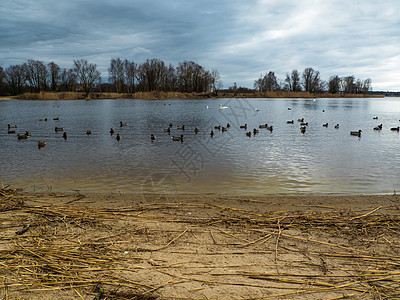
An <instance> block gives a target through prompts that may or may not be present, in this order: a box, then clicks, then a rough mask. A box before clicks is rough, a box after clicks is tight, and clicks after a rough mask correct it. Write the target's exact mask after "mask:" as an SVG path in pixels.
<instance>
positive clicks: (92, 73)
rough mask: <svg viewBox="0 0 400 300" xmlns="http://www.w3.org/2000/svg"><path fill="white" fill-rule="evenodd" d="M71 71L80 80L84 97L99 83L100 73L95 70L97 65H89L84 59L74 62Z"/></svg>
mask: <svg viewBox="0 0 400 300" xmlns="http://www.w3.org/2000/svg"><path fill="white" fill-rule="evenodd" d="M73 70H74V72H75V73H76V75H77V76H78V78H79V79H80V81H81V84H82V86H83V90H84V91H85V95H86V97H88V96H89V93H90V92H91V90H92V88H93V86H94V84H95V83H97V82H100V81H101V73H100V71H98V70H97V65H96V64H92V63H89V62H88V61H87V60H86V59H79V60H74V69H73Z"/></svg>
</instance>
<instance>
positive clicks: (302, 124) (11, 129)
mask: <svg viewBox="0 0 400 300" xmlns="http://www.w3.org/2000/svg"><path fill="white" fill-rule="evenodd" d="M209 108H210V107H208V106H207V109H209ZM219 108H220V109H221V110H223V109H227V108H228V107H227V106H222V105H221V104H220V106H219ZM288 110H291V108H288ZM256 111H258V110H257V109H256ZM373 119H374V120H378V117H373ZM53 120H54V121H59V120H60V118H59V117H57V118H53ZM39 121H45V122H47V121H48V119H47V118H43V119H39ZM399 121H400V120H399ZM286 123H287V124H295V121H294V120H288V121H287V122H286ZM297 123H298V124H299V129H300V133H302V134H305V133H306V131H307V128H308V122H306V121H305V119H304V118H299V119H298V120H297ZM125 126H128V124H127V123H125V122H122V121H120V122H119V127H125ZM322 126H323V127H328V126H329V124H328V123H323V124H322ZM17 128H18V126H17V125H10V124H8V134H16V136H17V138H18V140H26V139H28V138H29V137H30V136H31V135H32V134H31V132H30V131H25V133H17ZM173 128H174V125H173V124H172V123H170V124H169V125H168V126H167V127H166V128H164V129H163V130H162V132H164V133H166V134H168V135H171V131H172V129H173ZM175 128H176V132H180V133H179V134H178V135H173V136H171V140H172V141H177V142H183V141H184V137H185V135H184V133H185V132H188V129H187V128H185V125H177V126H176V127H175ZM230 128H231V124H230V123H227V124H226V126H222V125H220V124H218V125H215V126H213V128H211V130H210V131H209V135H210V137H211V138H212V137H213V136H214V135H215V134H216V133H217V132H219V131H222V132H226V131H228V130H229V129H230ZM248 128H249V127H248V125H247V124H243V125H239V129H240V130H242V129H243V130H244V132H245V135H246V136H247V137H251V136H252V135H253V136H254V135H257V134H258V133H260V130H266V131H269V132H272V131H273V130H274V127H273V125H268V124H260V125H259V126H258V128H253V129H252V130H250V129H248ZM334 128H335V129H339V124H336V125H334ZM382 129H383V124H379V125H377V126H376V127H374V128H373V130H376V131H380V130H382ZM54 130H55V132H56V133H61V134H62V137H63V138H64V139H65V140H66V139H67V138H68V133H67V132H66V131H65V130H64V128H63V127H57V126H56V127H55V128H54ZM185 130H186V131H185ZM390 130H391V131H397V132H399V131H400V126H397V127H391V128H390ZM190 131H191V132H194V134H197V133H199V132H200V129H199V128H197V127H195V128H194V129H190ZM109 133H110V135H111V136H114V135H115V139H116V140H117V141H118V142H120V141H121V135H120V134H119V133H116V130H114V129H113V128H110V131H109ZM361 133H362V130H361V129H359V130H355V131H350V135H352V136H357V137H361ZM82 134H83V133H82ZM91 134H92V131H91V130H90V129H88V130H86V135H88V136H89V135H91ZM150 140H151V141H155V140H156V135H155V134H154V133H151V134H150ZM46 144H47V143H46V141H42V140H39V141H38V144H37V145H38V148H39V149H41V148H43V147H45V146H46Z"/></svg>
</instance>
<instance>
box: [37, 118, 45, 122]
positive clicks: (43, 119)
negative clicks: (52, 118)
mask: <svg viewBox="0 0 400 300" xmlns="http://www.w3.org/2000/svg"><path fill="white" fill-rule="evenodd" d="M39 121H45V122H47V118H42V119H39Z"/></svg>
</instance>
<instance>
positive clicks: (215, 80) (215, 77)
mask: <svg viewBox="0 0 400 300" xmlns="http://www.w3.org/2000/svg"><path fill="white" fill-rule="evenodd" d="M211 85H212V89H213V92H214V94H215V96H217V97H218V92H219V90H220V89H221V88H222V81H221V76H220V75H219V72H218V70H211Z"/></svg>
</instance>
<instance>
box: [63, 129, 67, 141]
mask: <svg viewBox="0 0 400 300" xmlns="http://www.w3.org/2000/svg"><path fill="white" fill-rule="evenodd" d="M62 136H63V138H64V139H65V140H66V139H67V133H66V132H65V131H64V133H63V135H62Z"/></svg>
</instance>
